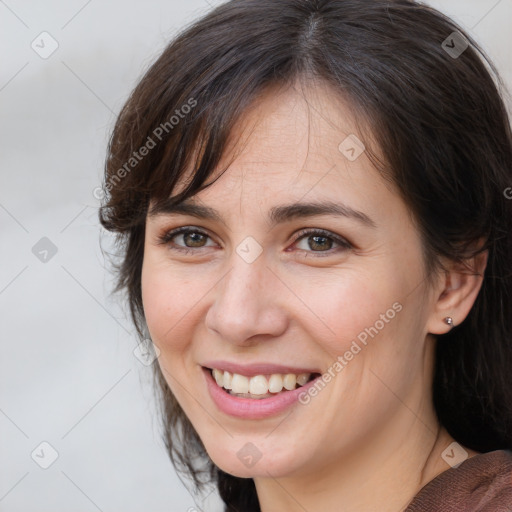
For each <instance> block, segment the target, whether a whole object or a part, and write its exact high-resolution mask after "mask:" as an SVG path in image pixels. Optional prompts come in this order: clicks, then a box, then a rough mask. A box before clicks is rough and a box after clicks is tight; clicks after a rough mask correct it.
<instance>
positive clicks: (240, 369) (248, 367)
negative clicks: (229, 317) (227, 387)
mask: <svg viewBox="0 0 512 512" xmlns="http://www.w3.org/2000/svg"><path fill="white" fill-rule="evenodd" d="M201 366H203V368H210V369H213V368H217V369H219V370H222V371H227V372H230V373H238V374H239V375H245V376H246V377H253V376H254V375H271V374H273V373H279V374H283V375H285V374H287V373H294V374H295V375H298V374H300V373H321V370H320V369H318V368H307V367H299V366H284V365H280V364H272V363H253V364H240V363H234V362H229V361H207V362H205V363H203V364H202V365H201Z"/></svg>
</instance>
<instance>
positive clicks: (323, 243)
mask: <svg viewBox="0 0 512 512" xmlns="http://www.w3.org/2000/svg"><path fill="white" fill-rule="evenodd" d="M293 246H294V247H296V248H297V249H299V250H301V251H306V252H315V253H324V254H322V256H323V255H325V256H327V255H330V254H333V253H335V252H339V251H340V250H341V251H343V250H347V249H351V248H352V245H351V244H350V243H349V242H347V240H345V239H344V238H342V237H340V236H338V235H335V234H334V233H331V232H330V231H326V230H324V229H303V230H301V231H299V232H298V233H297V234H296V235H295V242H294V244H293Z"/></svg>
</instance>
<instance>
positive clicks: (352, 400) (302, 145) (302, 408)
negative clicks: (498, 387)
mask: <svg viewBox="0 0 512 512" xmlns="http://www.w3.org/2000/svg"><path fill="white" fill-rule="evenodd" d="M305 98H306V99H307V102H306V99H305ZM333 98H334V93H333V92H332V91H330V90H329V89H328V88H327V87H321V86H315V88H313V89H309V90H308V93H307V95H306V96H304V95H303V93H300V92H296V91H295V90H294V89H293V88H290V89H288V90H287V91H284V92H283V91H282V92H277V91H272V92H269V93H268V94H266V95H265V96H263V97H262V98H261V100H260V101H259V102H258V103H257V104H256V105H255V108H253V109H251V111H249V112H247V114H246V115H245V116H244V119H243V123H241V124H239V125H238V127H237V130H235V132H234V134H233V140H237V137H238V136H241V135H242V133H243V134H244V135H245V136H246V138H245V139H244V141H245V144H242V145H241V146H240V147H239V148H238V149H239V151H238V153H237V154H236V157H235V158H234V160H233V161H232V163H231V165H230V166H229V168H228V170H227V171H226V172H225V173H224V174H222V176H221V177H220V178H219V179H218V180H217V181H215V183H213V184H212V185H211V186H209V187H208V188H206V189H205V190H203V191H201V192H200V193H199V194H197V195H196V196H195V197H194V198H192V199H191V200H189V201H188V204H190V205H195V206H196V207H197V208H196V209H195V210H194V211H192V209H188V210H186V211H185V210H183V211H171V210H169V211H165V210H162V211H161V212H160V213H158V214H155V215H152V216H148V219H147V229H146V240H145V251H144V264H143V270H142V295H143V303H144V311H145V316H146V320H147V324H148V328H149V332H150V334H151V337H152V340H153V342H154V344H155V345H156V346H157V347H158V348H159V350H160V351H161V353H160V356H159V359H158V363H159V365H160V367H161V369H162V372H163V375H164V377H165V378H166V380H167V382H168V384H169V386H170V388H171V390H172V392H173V393H174V395H175V396H176V398H177V400H178V401H179V403H180V405H181V407H182V408H183V410H184V411H185V413H186V415H187V416H188V418H189V419H190V421H191V422H192V424H193V426H194V428H195V429H196V431H197V432H198V434H199V436H200V438H201V440H202V441H203V443H204V445H205V447H206V450H207V451H208V453H209V455H210V456H211V458H212V459H213V461H214V462H215V463H216V464H217V465H218V466H219V467H220V468H222V469H223V470H224V471H226V472H229V473H231V474H234V475H237V476H243V477H248V476H251V477H258V476H262V477H265V476H268V475H272V476H275V477H277V476H281V477H284V476H291V475H299V474H306V473H308V472H318V471H321V470H325V469H326V468H329V467H330V466H332V465H335V464H339V463H340V462H342V461H347V460H348V459H349V458H353V457H354V456H355V455H354V454H361V453H363V452H365V453H373V455H374V456H375V460H377V459H378V456H377V452H379V453H380V454H381V456H382V457H386V456H387V454H389V453H391V452H392V451H393V450H395V449H396V448H397V446H399V445H400V443H401V442H402V440H403V438H404V436H407V435H410V433H411V431H413V430H414V429H415V428H422V427H421V423H422V422H421V421H418V419H420V420H421V417H420V416H422V414H425V415H427V414H430V413H431V412H432V409H431V403H430V394H429V393H430V382H431V368H432V361H431V348H432V339H430V337H428V336H427V334H428V326H427V324H428V322H429V318H430V317H431V316H432V315H433V305H434V302H435V300H434V294H433V293H432V292H431V290H430V289H429V288H428V286H427V283H426V281H425V271H424V264H423V259H422V249H421V245H420V238H419V235H418V232H417V230H416V228H415V227H414V225H413V223H412V221H411V218H410V215H409V212H408V210H407V208H406V206H405V204H404V203H403V201H402V200H401V199H400V197H399V196H398V195H397V193H396V192H395V191H394V190H393V188H392V187H391V185H390V184H389V183H388V182H385V181H384V180H383V179H382V178H381V177H380V176H379V174H378V172H377V171H376V170H375V169H374V168H373V167H372V166H371V164H370V162H369V160H368V158H367V156H366V154H365V153H364V152H362V153H361V149H360V148H359V146H358V145H357V144H356V141H355V140H354V138H353V137H349V138H348V139H347V137H348V136H349V135H351V134H352V135H353V134H355V135H356V136H357V131H356V128H355V125H354V123H353V121H352V120H351V116H350V114H349V111H348V109H347V108H346V107H344V106H343V104H341V103H340V102H338V101H336V102H335V101H334V100H333ZM244 128H246V130H245V131H243V129H244ZM359 137H360V138H361V136H359ZM359 153H361V154H359ZM225 161H226V162H227V161H228V160H225ZM220 167H222V166H220ZM220 167H219V168H220ZM183 227H186V228H187V229H188V230H189V232H188V233H177V234H175V235H174V236H173V235H172V233H170V232H171V231H172V230H176V229H178V228H183ZM164 237H166V238H164ZM161 238H164V239H165V243H162V242H161V241H160V239H161ZM214 368H215V369H216V370H218V371H216V372H215V373H216V375H217V378H218V379H219V382H220V384H221V385H224V384H225V386H226V387H230V386H232V387H234V388H236V389H235V390H236V391H238V392H239V393H244V392H245V393H246V392H247V391H248V390H252V392H253V394H251V395H249V396H247V395H244V396H245V397H239V396H238V395H232V394H231V393H229V392H228V391H226V390H225V389H224V387H221V386H219V385H218V384H217V383H216V381H215V380H214V377H212V371H211V370H212V369H214ZM223 372H226V373H223ZM228 372H229V373H228ZM231 374H236V375H235V376H234V377H233V380H231V378H230V375H231ZM307 374H311V375H312V377H317V378H316V380H314V381H312V382H309V383H306V384H304V382H305V381H306V380H307V379H308V375H307ZM319 374H323V377H318V375H319ZM286 375H288V376H286ZM294 375H295V377H294ZM297 376H298V377H299V379H298V380H299V384H304V385H303V386H302V387H301V388H300V389H298V390H295V391H294V390H293V389H294V388H295V386H297V384H295V380H296V377H297ZM247 386H249V389H248V388H247ZM269 386H270V391H269ZM282 386H284V387H283V388H282V391H280V392H278V391H277V390H278V389H281V387H282ZM287 387H288V388H291V389H290V390H288V389H286V388H287ZM232 391H234V390H232ZM261 397H267V398H261ZM423 428H424V427H423ZM372 450H373V451H372Z"/></svg>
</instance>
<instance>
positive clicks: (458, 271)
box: [426, 251, 489, 334]
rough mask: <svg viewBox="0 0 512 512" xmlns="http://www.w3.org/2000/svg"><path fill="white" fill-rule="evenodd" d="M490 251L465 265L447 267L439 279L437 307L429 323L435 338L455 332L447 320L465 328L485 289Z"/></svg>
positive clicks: (429, 329)
mask: <svg viewBox="0 0 512 512" xmlns="http://www.w3.org/2000/svg"><path fill="white" fill-rule="evenodd" d="M488 255H489V253H488V251H484V252H481V253H479V254H478V255H477V256H475V257H474V258H471V259H470V260H466V261H465V262H463V263H456V262H451V263H449V264H448V265H447V264H445V272H444V273H443V274H441V275H440V277H439V285H438V286H437V287H436V289H435V296H436V303H435V304H434V309H433V311H432V314H431V315H430V318H429V320H428V322H427V326H426V327H427V330H428V332H430V333H432V334H445V333H447V332H448V331H450V329H451V328H452V326H451V325H449V324H447V323H446V321H445V318H447V317H450V318H452V320H453V325H454V326H456V325H459V324H461V323H462V322H463V321H464V319H465V318H466V317H467V315H468V313H469V311H470V310H471V308H472V306H473V304H474V303H475V300H476V297H477V295H478V292H479V291H480V288H481V287H482V283H483V279H484V272H485V267H486V266H487V258H488Z"/></svg>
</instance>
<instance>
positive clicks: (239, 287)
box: [205, 253, 288, 346]
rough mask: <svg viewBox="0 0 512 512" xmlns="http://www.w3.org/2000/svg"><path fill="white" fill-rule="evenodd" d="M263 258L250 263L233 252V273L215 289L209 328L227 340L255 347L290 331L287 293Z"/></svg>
mask: <svg viewBox="0 0 512 512" xmlns="http://www.w3.org/2000/svg"><path fill="white" fill-rule="evenodd" d="M262 256H263V255H262ZM262 256H260V257H259V258H258V259H257V260H256V261H253V262H252V263H247V262H246V261H244V260H243V259H242V258H240V257H239V255H238V254H236V253H233V257H232V259H231V263H232V264H231V270H230V271H229V272H228V273H227V275H226V276H225V278H224V279H222V280H221V281H220V282H219V283H218V285H217V286H216V287H215V288H214V290H213V293H214V299H213V302H212V304H211V306H210V308H209V310H208V312H207V314H206V320H205V322H206V327H207V328H208V329H211V330H212V331H214V332H215V333H216V334H217V335H218V336H219V337H220V338H221V339H222V340H224V341H227V342H229V343H232V344H235V345H240V346H244V345H252V344H256V343H258V342H261V341H263V340H264V339H268V337H276V336H280V335H281V334H283V332H285V330H286V328H287V325H288V317H287V314H286V311H285V309H284V307H283V304H282V301H281V298H282V293H283V290H279V286H278V285H279V283H278V279H277V278H276V276H275V274H274V273H273V271H272V270H270V268H269V267H268V266H267V262H266V261H265V259H264V258H263V257H262Z"/></svg>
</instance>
